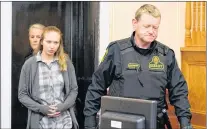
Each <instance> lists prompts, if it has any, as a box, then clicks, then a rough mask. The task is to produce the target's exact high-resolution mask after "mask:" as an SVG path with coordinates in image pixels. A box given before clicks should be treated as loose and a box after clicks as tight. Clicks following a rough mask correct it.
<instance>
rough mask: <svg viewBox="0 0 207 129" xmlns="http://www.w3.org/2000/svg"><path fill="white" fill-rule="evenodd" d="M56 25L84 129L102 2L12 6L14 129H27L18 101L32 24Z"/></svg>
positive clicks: (22, 108)
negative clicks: (71, 71)
mask: <svg viewBox="0 0 207 129" xmlns="http://www.w3.org/2000/svg"><path fill="white" fill-rule="evenodd" d="M34 23H41V24H43V25H45V26H48V25H54V26H57V27H58V28H60V29H61V31H62V32H63V40H64V47H65V51H66V52H67V53H68V54H69V55H70V58H71V59H72V61H73V63H74V66H75V70H76V76H77V81H78V86H79V94H78V98H77V103H76V104H77V118H78V122H79V124H80V129H82V128H83V122H84V116H83V113H82V111H83V107H84V100H85V94H86V90H87V88H88V85H89V84H90V83H91V76H92V73H93V72H94V69H95V68H96V67H97V65H98V48H99V32H98V31H99V2H12V126H11V127H12V129H14V128H22V129H24V128H26V123H27V109H26V108H25V107H23V106H22V105H21V104H20V102H19V101H18V96H17V94H18V82H19V75H20V71H21V67H22V65H23V63H24V57H25V56H26V54H27V52H28V50H29V40H28V28H29V26H30V25H31V24H34Z"/></svg>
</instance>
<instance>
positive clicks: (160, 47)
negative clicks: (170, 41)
mask: <svg viewBox="0 0 207 129" xmlns="http://www.w3.org/2000/svg"><path fill="white" fill-rule="evenodd" d="M156 42H157V49H158V52H159V53H161V54H163V55H164V56H165V55H167V53H168V51H169V49H170V48H169V47H168V46H166V45H164V44H162V43H160V42H158V41H156Z"/></svg>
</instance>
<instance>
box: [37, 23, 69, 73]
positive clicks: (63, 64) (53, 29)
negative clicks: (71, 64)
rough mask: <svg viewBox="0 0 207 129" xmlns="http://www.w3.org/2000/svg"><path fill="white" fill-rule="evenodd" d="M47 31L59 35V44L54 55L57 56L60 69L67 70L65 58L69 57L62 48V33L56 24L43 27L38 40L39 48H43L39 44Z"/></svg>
mask: <svg viewBox="0 0 207 129" xmlns="http://www.w3.org/2000/svg"><path fill="white" fill-rule="evenodd" d="M48 32H57V33H58V34H59V35H60V46H59V48H58V49H57V51H56V52H55V56H56V57H58V63H59V66H60V70H61V71H67V60H68V59H69V57H68V55H67V54H66V53H65V52H64V49H63V39H62V33H61V31H60V29H58V28H57V27H56V26H47V27H45V28H44V30H43V33H42V38H41V40H40V50H41V51H42V50H43V46H42V45H41V44H42V42H43V40H44V38H45V34H46V33H48Z"/></svg>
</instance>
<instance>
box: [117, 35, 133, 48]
mask: <svg viewBox="0 0 207 129" xmlns="http://www.w3.org/2000/svg"><path fill="white" fill-rule="evenodd" d="M116 42H117V43H118V45H119V47H120V50H121V51H123V50H125V49H127V48H129V47H132V44H131V42H130V38H125V39H121V40H117V41H116Z"/></svg>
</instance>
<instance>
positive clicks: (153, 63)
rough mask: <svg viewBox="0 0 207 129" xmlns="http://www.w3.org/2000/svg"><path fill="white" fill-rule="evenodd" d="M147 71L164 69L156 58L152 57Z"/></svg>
mask: <svg viewBox="0 0 207 129" xmlns="http://www.w3.org/2000/svg"><path fill="white" fill-rule="evenodd" d="M149 69H164V64H163V63H162V62H161V61H160V58H159V57H158V56H153V57H152V61H151V62H149Z"/></svg>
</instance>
